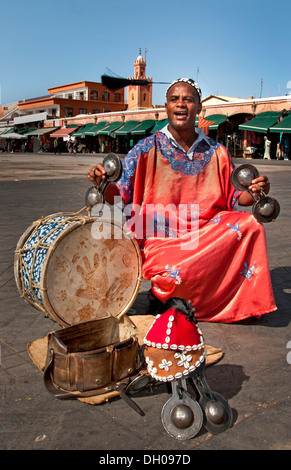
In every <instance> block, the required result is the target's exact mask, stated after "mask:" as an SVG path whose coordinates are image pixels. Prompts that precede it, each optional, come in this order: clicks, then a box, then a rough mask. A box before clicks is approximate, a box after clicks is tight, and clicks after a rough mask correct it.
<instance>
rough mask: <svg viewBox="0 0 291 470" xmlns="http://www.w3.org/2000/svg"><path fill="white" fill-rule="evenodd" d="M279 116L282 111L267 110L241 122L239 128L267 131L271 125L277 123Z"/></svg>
mask: <svg viewBox="0 0 291 470" xmlns="http://www.w3.org/2000/svg"><path fill="white" fill-rule="evenodd" d="M279 116H280V113H279V112H277V111H266V112H265V113H260V114H258V115H257V116H256V117H255V118H254V119H251V120H250V121H248V122H245V123H244V124H240V125H239V126H238V128H239V129H241V130H245V131H254V132H264V133H267V132H268V129H270V127H273V126H274V125H275V124H277V122H278V118H279Z"/></svg>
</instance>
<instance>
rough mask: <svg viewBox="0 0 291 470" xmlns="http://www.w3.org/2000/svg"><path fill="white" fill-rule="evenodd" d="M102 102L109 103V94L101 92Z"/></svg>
mask: <svg viewBox="0 0 291 470" xmlns="http://www.w3.org/2000/svg"><path fill="white" fill-rule="evenodd" d="M102 101H109V93H108V91H103V92H102Z"/></svg>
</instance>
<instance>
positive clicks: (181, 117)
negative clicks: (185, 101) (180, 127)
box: [174, 111, 187, 119]
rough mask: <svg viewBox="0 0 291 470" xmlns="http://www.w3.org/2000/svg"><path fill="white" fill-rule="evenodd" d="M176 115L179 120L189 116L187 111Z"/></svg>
mask: <svg viewBox="0 0 291 470" xmlns="http://www.w3.org/2000/svg"><path fill="white" fill-rule="evenodd" d="M174 114H175V116H176V117H177V118H178V119H183V118H185V117H186V116H187V112H186V111H176V112H175V113H174Z"/></svg>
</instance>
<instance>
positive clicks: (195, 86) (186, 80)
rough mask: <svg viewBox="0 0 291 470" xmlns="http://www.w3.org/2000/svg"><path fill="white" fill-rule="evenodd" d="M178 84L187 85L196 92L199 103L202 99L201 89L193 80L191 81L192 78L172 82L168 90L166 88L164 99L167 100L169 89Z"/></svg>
mask: <svg viewBox="0 0 291 470" xmlns="http://www.w3.org/2000/svg"><path fill="white" fill-rule="evenodd" d="M180 82H183V83H188V85H191V86H192V87H193V88H195V90H196V91H197V93H198V96H199V99H200V101H201V99H202V92H201V88H200V87H199V85H198V83H197V82H195V80H193V79H192V78H178V79H177V80H174V81H173V82H172V83H171V84H170V85H169V86H168V88H167V90H166V99H167V94H168V91H169V89H170V88H171V87H172V86H173V85H176V83H180Z"/></svg>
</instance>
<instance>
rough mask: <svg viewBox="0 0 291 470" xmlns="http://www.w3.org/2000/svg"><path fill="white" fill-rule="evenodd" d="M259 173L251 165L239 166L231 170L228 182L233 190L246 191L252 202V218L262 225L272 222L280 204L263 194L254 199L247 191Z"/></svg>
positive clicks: (250, 192)
mask: <svg viewBox="0 0 291 470" xmlns="http://www.w3.org/2000/svg"><path fill="white" fill-rule="evenodd" d="M259 176H260V175H259V171H258V170H257V168H256V167H255V166H253V165H249V164H245V165H240V166H239V167H237V168H236V169H235V170H233V172H232V174H231V176H230V181H231V184H232V185H233V187H234V188H235V189H238V190H239V191H248V193H249V194H250V195H251V196H252V198H253V200H254V204H253V207H252V213H253V216H254V217H255V218H256V219H257V220H258V221H259V222H263V223H267V222H272V221H274V220H275V219H276V218H277V217H278V215H279V213H280V204H279V203H278V201H277V200H276V199H274V198H272V197H269V196H266V195H265V194H264V193H263V192H262V194H261V196H259V197H255V196H254V195H253V192H252V191H251V190H250V189H249V186H250V185H251V182H252V180H253V179H255V178H258V177H259Z"/></svg>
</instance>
